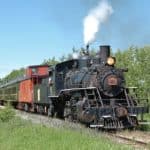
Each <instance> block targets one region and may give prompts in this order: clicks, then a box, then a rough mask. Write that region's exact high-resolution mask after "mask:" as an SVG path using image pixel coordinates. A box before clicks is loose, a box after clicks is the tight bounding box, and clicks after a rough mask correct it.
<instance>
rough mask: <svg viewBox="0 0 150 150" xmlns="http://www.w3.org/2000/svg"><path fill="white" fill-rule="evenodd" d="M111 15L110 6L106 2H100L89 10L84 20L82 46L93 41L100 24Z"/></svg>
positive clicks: (103, 0) (104, 0)
mask: <svg viewBox="0 0 150 150" xmlns="http://www.w3.org/2000/svg"><path fill="white" fill-rule="evenodd" d="M112 13H113V9H112V7H111V5H110V4H109V3H108V2H107V0H102V1H100V2H99V3H98V5H97V6H96V7H95V8H94V9H92V10H90V12H89V14H88V15H87V16H86V17H85V18H84V21H83V26H84V31H83V32H84V33H83V34H84V44H85V45H87V44H89V43H91V42H93V41H94V40H95V36H96V33H97V32H98V31H99V29H100V27H101V24H102V23H104V22H105V21H106V20H107V19H108V17H109V16H110V15H111V14H112Z"/></svg>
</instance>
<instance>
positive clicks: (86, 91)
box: [0, 46, 148, 129]
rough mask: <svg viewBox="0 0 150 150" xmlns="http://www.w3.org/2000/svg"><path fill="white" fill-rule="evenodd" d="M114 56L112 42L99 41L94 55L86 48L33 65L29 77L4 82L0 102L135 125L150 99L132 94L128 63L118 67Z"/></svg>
mask: <svg viewBox="0 0 150 150" xmlns="http://www.w3.org/2000/svg"><path fill="white" fill-rule="evenodd" d="M115 62H116V59H115V58H114V57H112V56H110V46H100V51H99V52H98V53H97V55H96V56H94V57H93V56H91V55H89V53H88V51H85V52H84V53H83V54H82V55H81V56H79V57H76V58H73V59H71V60H67V61H64V62H61V63H58V64H56V65H55V66H47V65H42V66H41V65H39V66H29V67H28V68H27V70H26V76H25V77H23V78H21V79H16V80H15V81H11V82H8V83H6V84H2V85H0V102H1V103H5V102H10V103H11V104H12V105H13V106H14V107H17V108H19V109H24V110H25V111H32V112H38V113H42V114H47V115H48V116H51V117H54V116H55V117H58V118H63V119H66V120H69V121H74V122H82V123H84V124H86V125H87V126H89V127H94V128H103V129H118V128H133V127H136V126H137V125H138V119H137V116H138V115H139V114H142V115H143V114H144V113H147V112H148V105H141V104H139V103H138V99H137V97H136V95H135V94H133V93H132V94H130V92H129V88H127V87H126V86H125V78H124V72H127V69H119V68H116V67H115Z"/></svg>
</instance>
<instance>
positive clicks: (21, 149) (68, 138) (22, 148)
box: [0, 118, 131, 150]
mask: <svg viewBox="0 0 150 150" xmlns="http://www.w3.org/2000/svg"><path fill="white" fill-rule="evenodd" d="M0 143H1V144H0V149H1V150H4V149H7V150H13V149H15V150H33V149H36V150H70V149H71V150H99V149H102V150H130V149H131V147H129V146H126V145H122V144H118V143H117V144H116V143H115V142H113V141H111V140H109V139H108V138H106V137H104V136H103V135H99V136H98V135H94V134H93V135H91V134H87V133H85V132H82V131H81V132H77V131H71V130H66V129H64V128H62V129H58V128H48V127H45V126H42V125H36V124H32V123H30V122H27V121H22V120H20V119H16V118H15V119H14V120H10V121H9V123H0Z"/></svg>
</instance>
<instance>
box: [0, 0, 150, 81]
mask: <svg viewBox="0 0 150 150" xmlns="http://www.w3.org/2000/svg"><path fill="white" fill-rule="evenodd" d="M99 1H100V0H0V78H2V77H4V76H5V75H7V74H8V73H9V72H10V71H11V70H13V69H19V68H21V67H26V66H29V65H38V64H41V63H42V62H43V60H44V59H48V58H52V57H55V58H56V59H59V58H60V57H61V56H62V55H67V54H68V53H71V52H72V48H73V47H75V48H77V49H79V48H81V47H84V43H83V19H84V17H85V16H87V14H88V12H89V11H90V10H91V9H92V8H93V7H96V6H97V4H98V2H99ZM108 1H109V3H110V4H111V5H112V8H113V14H112V15H111V17H110V18H109V19H108V20H107V22H106V23H105V24H103V25H102V26H101V29H100V31H99V32H98V33H97V36H96V40H95V41H94V42H93V43H92V44H91V47H92V48H95V49H98V46H99V45H103V44H106V45H110V46H111V47H112V50H113V51H114V52H115V51H116V50H117V49H121V50H124V49H126V48H128V47H129V46H131V45H135V46H140V47H142V46H144V45H150V0H108Z"/></svg>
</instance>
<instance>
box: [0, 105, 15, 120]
mask: <svg viewBox="0 0 150 150" xmlns="http://www.w3.org/2000/svg"><path fill="white" fill-rule="evenodd" d="M14 116H15V112H14V110H13V109H12V108H10V107H6V108H4V109H1V110H0V122H7V121H9V120H10V119H12V118H14Z"/></svg>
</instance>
